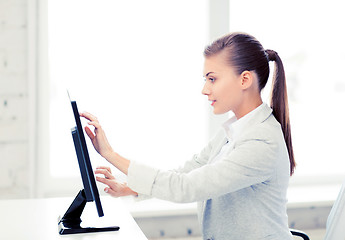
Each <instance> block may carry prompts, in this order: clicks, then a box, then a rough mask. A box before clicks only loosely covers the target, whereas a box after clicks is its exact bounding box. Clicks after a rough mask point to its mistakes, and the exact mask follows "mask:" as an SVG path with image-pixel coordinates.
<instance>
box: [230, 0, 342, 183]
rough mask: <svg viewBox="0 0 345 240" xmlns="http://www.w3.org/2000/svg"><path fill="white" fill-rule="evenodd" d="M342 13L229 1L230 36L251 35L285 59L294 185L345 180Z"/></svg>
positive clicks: (294, 4)
mask: <svg viewBox="0 0 345 240" xmlns="http://www.w3.org/2000/svg"><path fill="white" fill-rule="evenodd" d="M243 9H245V14H246V15H245V16H244V15H243V11H242V10H243ZM342 9H343V6H342V2H341V1H335V0H332V1H313V2H310V1H298V0H293V1H275V0H264V1H255V0H242V1H237V0H230V31H242V32H248V33H250V34H252V35H253V36H255V37H256V38H257V39H258V40H259V41H260V42H261V43H262V44H263V46H264V47H265V48H266V49H267V48H268V49H273V50H276V51H277V52H278V54H279V55H280V57H281V58H282V60H283V63H284V66H285V71H286V77H287V85H288V94H289V106H290V118H291V128H292V138H293V139H292V140H293V146H294V151H295V158H296V162H297V169H296V174H295V177H294V178H293V179H296V180H297V179H300V180H301V179H303V180H304V181H311V182H313V183H315V182H317V181H318V180H319V181H321V182H323V183H325V182H329V181H338V179H339V180H340V179H342V180H343V179H344V175H345V170H344V169H345V168H344V166H345V141H344V137H343V135H344V132H345V124H344V123H345V108H344V102H345V77H344V74H343V73H342V72H341V70H340V69H343V66H342V65H343V63H344V60H343V58H344V56H345V46H344V44H343V43H344V40H345V31H344V29H343V27H342V26H341V25H342V24H341V23H343V22H345V16H344V14H342ZM272 67H273V66H272ZM271 69H273V68H271ZM266 88H270V86H267V87H266ZM316 177H317V178H316ZM337 177H339V178H337ZM308 179H309V180H308Z"/></svg>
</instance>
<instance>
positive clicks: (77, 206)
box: [59, 101, 119, 235]
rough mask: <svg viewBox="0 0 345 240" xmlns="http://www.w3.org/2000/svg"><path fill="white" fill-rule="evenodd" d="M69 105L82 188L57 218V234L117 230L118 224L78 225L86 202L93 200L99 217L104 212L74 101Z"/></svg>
mask: <svg viewBox="0 0 345 240" xmlns="http://www.w3.org/2000/svg"><path fill="white" fill-rule="evenodd" d="M71 105H72V110H73V115H74V119H75V122H76V126H75V127H73V128H72V129H71V133H72V138H73V143H74V147H75V151H76V155H77V159H78V164H79V169H80V174H81V179H82V182H83V186H84V189H82V190H80V191H79V193H78V194H77V196H76V197H75V199H74V201H73V202H72V204H71V206H70V207H69V208H68V209H67V211H66V213H65V214H64V216H63V217H62V218H61V219H59V234H61V235H63V234H74V233H87V232H103V231H117V230H119V227H118V226H113V227H105V228H94V227H92V228H91V227H88V228H82V227H81V226H80V223H81V218H80V216H81V214H82V212H83V210H84V207H85V205H86V203H87V202H95V205H96V208H97V212H98V216H99V217H102V216H104V213H103V209H102V204H101V200H100V197H99V192H98V189H97V185H96V181H95V176H94V174H93V169H92V166H91V162H90V156H89V152H88V149H87V145H86V141H85V136H84V133H83V128H82V125H81V121H80V115H79V111H78V107H77V103H76V101H71Z"/></svg>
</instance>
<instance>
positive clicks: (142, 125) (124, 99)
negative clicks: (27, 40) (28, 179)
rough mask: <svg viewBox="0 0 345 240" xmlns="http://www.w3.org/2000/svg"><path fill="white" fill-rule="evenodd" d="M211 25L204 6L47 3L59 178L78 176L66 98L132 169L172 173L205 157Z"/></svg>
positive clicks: (53, 151) (95, 160) (53, 152)
mask: <svg viewBox="0 0 345 240" xmlns="http://www.w3.org/2000/svg"><path fill="white" fill-rule="evenodd" d="M67 6H68V7H67ZM191 14H192V15H193V17H191ZM206 17H207V11H206V1H200V0H195V1H183V0H177V1H176V0H175V1H159V0H150V1H141V0H133V1H112V0H101V1H100V0H97V1H96V0H90V1H82V0H72V1H71V0H61V1H49V2H48V39H49V41H48V43H49V81H50V99H49V101H50V120H49V122H50V127H49V130H50V137H49V139H50V144H49V145H50V160H49V161H50V175H51V176H53V177H55V178H66V177H74V176H77V175H78V174H79V170H78V166H77V161H76V156H75V152H74V147H73V141H72V137H71V133H70V129H71V127H73V126H74V122H73V118H72V111H71V106H70V103H69V101H68V97H67V92H66V89H68V90H69V92H70V94H71V96H72V98H74V99H75V100H76V101H77V104H78V107H79V110H80V111H88V112H91V113H93V114H94V115H96V116H97V117H98V119H100V122H101V124H102V126H103V128H104V129H105V131H106V133H107V137H108V140H109V142H110V143H111V145H112V146H113V148H114V149H115V150H116V151H117V152H119V153H120V154H122V155H123V156H125V157H128V158H129V159H131V160H137V161H142V162H145V163H148V164H152V165H154V166H157V167H161V168H172V167H177V166H179V165H180V164H182V163H183V162H184V161H186V160H188V159H189V158H191V157H192V155H193V154H195V153H198V152H199V151H200V149H201V148H202V147H204V145H205V144H206V142H207V140H208V136H207V126H206V125H207V118H206V110H207V109H206V102H207V98H206V97H205V96H202V95H201V90H202V87H203V80H202V67H203V57H202V52H203V49H204V46H205V45H206V43H207V32H206V31H207V24H206V20H207V19H206ZM84 124H85V125H86V122H85V121H84ZM86 137H87V136H86ZM87 142H88V144H89V145H88V148H89V152H90V157H91V160H92V164H93V167H96V166H97V165H110V164H107V162H106V161H105V160H104V159H101V157H100V156H99V155H98V154H96V152H95V151H94V149H93V147H92V145H91V143H90V141H89V140H88V139H87Z"/></svg>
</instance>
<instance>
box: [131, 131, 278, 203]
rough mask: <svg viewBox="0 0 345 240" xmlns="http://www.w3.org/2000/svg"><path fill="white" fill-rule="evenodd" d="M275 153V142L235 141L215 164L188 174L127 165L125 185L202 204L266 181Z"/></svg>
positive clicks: (165, 198) (276, 146)
mask: <svg viewBox="0 0 345 240" xmlns="http://www.w3.org/2000/svg"><path fill="white" fill-rule="evenodd" d="M278 151H279V148H278V144H277V143H276V142H275V141H272V140H269V139H266V138H262V137H253V136H252V137H249V138H245V139H243V140H241V141H239V142H237V143H236V146H235V148H234V149H233V150H232V151H231V152H230V153H229V154H228V155H226V156H225V157H223V158H222V159H220V160H219V161H217V162H215V163H212V164H203V165H202V166H201V167H199V168H195V169H193V170H191V171H189V172H176V171H160V170H158V169H154V168H151V167H149V166H145V165H142V164H138V163H135V162H131V164H130V167H129V170H128V185H129V187H130V188H132V189H133V190H134V191H136V192H138V193H142V194H145V195H150V196H152V197H156V198H160V199H164V200H169V201H174V202H194V201H202V200H206V199H209V198H212V197H216V196H220V195H223V194H226V193H229V192H234V191H237V190H239V189H242V188H246V187H249V186H251V185H254V184H257V183H261V182H264V181H266V180H268V179H269V178H270V177H271V176H272V174H273V172H274V171H275V169H276V159H277V157H278V156H277V155H278Z"/></svg>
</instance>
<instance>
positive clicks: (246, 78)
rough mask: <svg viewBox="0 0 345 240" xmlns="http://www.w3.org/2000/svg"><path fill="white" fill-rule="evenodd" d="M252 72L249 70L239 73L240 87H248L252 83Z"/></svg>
mask: <svg viewBox="0 0 345 240" xmlns="http://www.w3.org/2000/svg"><path fill="white" fill-rule="evenodd" d="M253 82H254V74H253V73H252V72H251V71H243V72H242V73H241V86H242V89H243V90H245V89H248V88H250V87H251V86H252V85H253Z"/></svg>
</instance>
